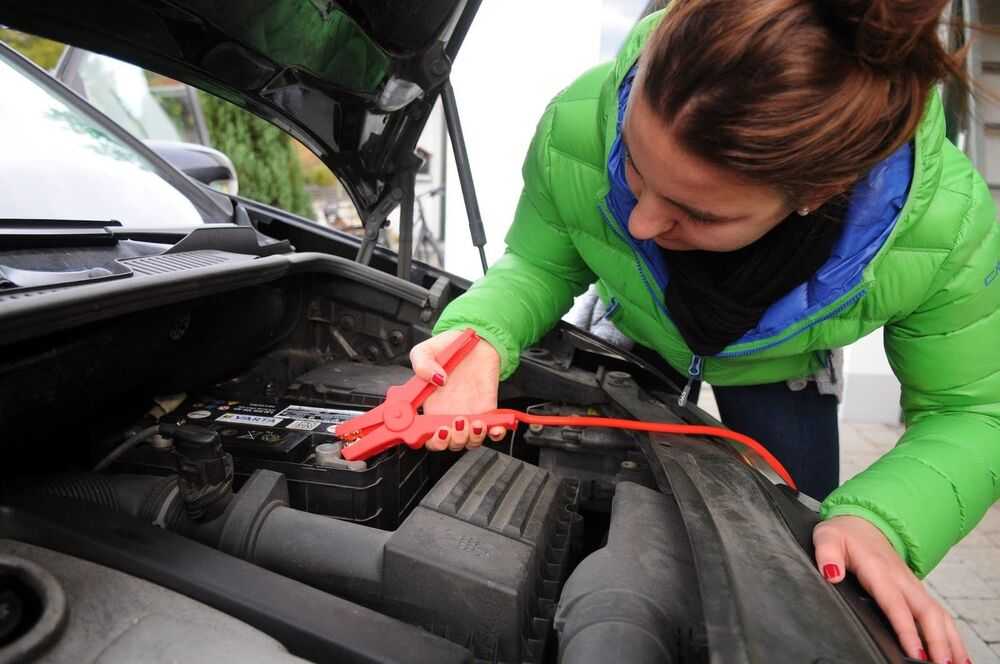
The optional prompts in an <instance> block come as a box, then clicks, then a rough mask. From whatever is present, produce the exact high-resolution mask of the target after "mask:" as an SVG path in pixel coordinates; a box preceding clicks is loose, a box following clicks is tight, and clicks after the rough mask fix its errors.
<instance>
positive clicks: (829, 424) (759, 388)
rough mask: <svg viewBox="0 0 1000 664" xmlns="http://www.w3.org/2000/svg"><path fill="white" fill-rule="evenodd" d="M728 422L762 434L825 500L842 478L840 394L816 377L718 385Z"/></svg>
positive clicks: (810, 491)
mask: <svg viewBox="0 0 1000 664" xmlns="http://www.w3.org/2000/svg"><path fill="white" fill-rule="evenodd" d="M712 391H713V392H714V393H715V400H716V402H717V403H718V404H719V413H720V414H721V415H722V421H723V423H725V425H726V426H727V427H729V428H730V429H733V430H735V431H739V432H740V433H744V434H746V435H748V436H750V437H751V438H755V439H757V441H759V442H760V443H761V444H762V445H764V447H766V448H767V449H768V450H769V451H770V452H771V453H772V454H773V455H774V456H776V457H777V458H778V460H779V461H780V462H781V463H782V464H783V465H784V466H785V468H786V469H787V470H788V472H789V473H790V474H791V476H792V478H793V479H794V480H795V483H796V484H798V486H799V490H800V491H802V493H805V494H806V495H808V496H811V497H813V498H815V499H816V500H823V499H824V498H826V497H827V496H828V495H830V492H831V491H833V490H834V489H836V488H837V486H838V485H839V484H840V431H839V428H838V426H837V398H836V397H835V396H833V395H828V394H820V393H819V392H818V391H817V389H816V385H815V384H814V383H809V385H808V386H807V387H806V389H804V390H802V391H799V392H793V391H792V390H791V389H789V388H788V385H786V384H785V383H770V384H767V385H751V386H747V387H713V388H712Z"/></svg>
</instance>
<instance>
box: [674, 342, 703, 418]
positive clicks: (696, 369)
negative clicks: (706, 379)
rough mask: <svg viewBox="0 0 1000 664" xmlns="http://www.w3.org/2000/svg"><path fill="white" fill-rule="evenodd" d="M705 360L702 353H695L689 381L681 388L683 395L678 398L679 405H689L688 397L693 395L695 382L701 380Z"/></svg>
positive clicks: (689, 372) (689, 371)
mask: <svg viewBox="0 0 1000 664" xmlns="http://www.w3.org/2000/svg"><path fill="white" fill-rule="evenodd" d="M703 363H704V360H703V359H702V357H701V356H700V355H694V356H692V357H691V365H690V366H689V367H688V382H687V385H685V386H684V389H683V390H681V395H680V397H678V399H677V405H678V406H680V407H681V408H684V407H685V406H687V402H688V397H690V396H691V388H692V387H694V382H695V381H696V380H701V367H702V364H703Z"/></svg>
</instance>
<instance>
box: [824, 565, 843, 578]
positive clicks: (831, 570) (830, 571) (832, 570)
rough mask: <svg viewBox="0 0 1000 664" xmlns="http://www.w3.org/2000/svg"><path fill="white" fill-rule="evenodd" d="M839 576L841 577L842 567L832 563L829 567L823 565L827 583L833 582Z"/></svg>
mask: <svg viewBox="0 0 1000 664" xmlns="http://www.w3.org/2000/svg"><path fill="white" fill-rule="evenodd" d="M838 576H840V567H838V566H837V565H834V564H833V563H830V564H828V565H823V578H824V579H826V580H827V581H833V580H834V579H836V578H837V577H838Z"/></svg>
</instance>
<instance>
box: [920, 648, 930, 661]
mask: <svg viewBox="0 0 1000 664" xmlns="http://www.w3.org/2000/svg"><path fill="white" fill-rule="evenodd" d="M917 657H919V658H920V659H930V658H929V657H928V656H927V651H926V650H924V649H923V648H921V649H920V652H918V653H917Z"/></svg>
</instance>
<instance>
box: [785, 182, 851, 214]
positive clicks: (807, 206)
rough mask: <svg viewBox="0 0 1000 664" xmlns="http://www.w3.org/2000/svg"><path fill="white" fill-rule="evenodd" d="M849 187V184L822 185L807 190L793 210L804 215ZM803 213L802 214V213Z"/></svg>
mask: <svg viewBox="0 0 1000 664" xmlns="http://www.w3.org/2000/svg"><path fill="white" fill-rule="evenodd" d="M848 189H850V186H849V185H848V186H843V185H838V186H830V187H823V188H822V189H813V190H812V191H811V192H809V195H808V196H806V197H804V198H800V199H798V204H797V205H796V206H795V210H796V211H797V212H798V213H799V214H801V215H803V216H805V215H806V214H809V212H815V211H816V210H818V209H819V208H821V207H823V206H824V205H826V204H827V203H829V202H830V200H831V199H832V198H834V197H835V196H839V195H840V194H843V193H844V192H845V191H847V190H848ZM803 213H804V214H803Z"/></svg>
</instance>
